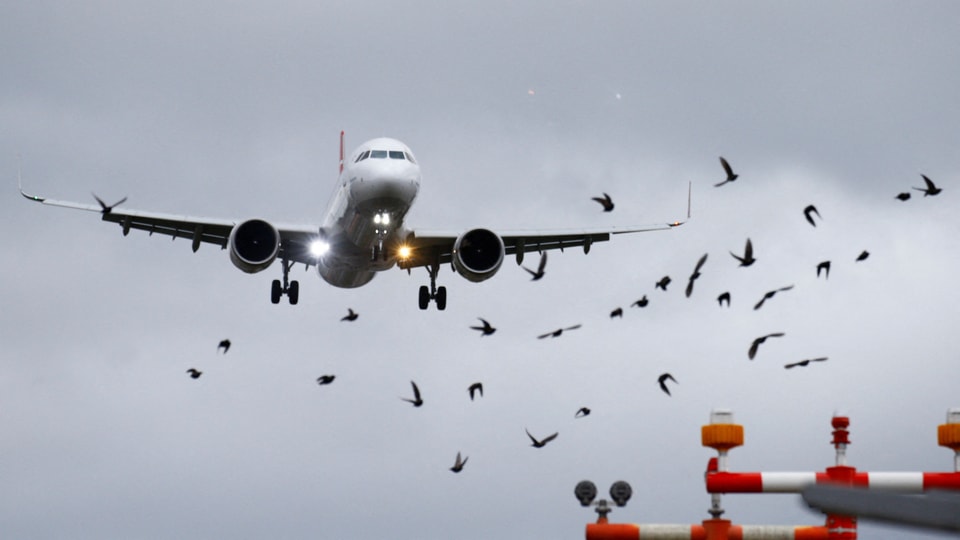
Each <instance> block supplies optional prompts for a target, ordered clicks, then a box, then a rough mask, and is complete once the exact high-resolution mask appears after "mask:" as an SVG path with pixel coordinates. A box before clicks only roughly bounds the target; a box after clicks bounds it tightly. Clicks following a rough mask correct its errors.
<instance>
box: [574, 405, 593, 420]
mask: <svg viewBox="0 0 960 540" xmlns="http://www.w3.org/2000/svg"><path fill="white" fill-rule="evenodd" d="M589 415H590V408H589V407H580V408H579V409H577V412H576V413H574V415H573V417H574V418H583V417H584V416H589Z"/></svg>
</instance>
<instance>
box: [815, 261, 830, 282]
mask: <svg viewBox="0 0 960 540" xmlns="http://www.w3.org/2000/svg"><path fill="white" fill-rule="evenodd" d="M821 270H823V277H824V278H825V279H830V261H823V262H821V263H820V264H818V265H817V277H820V271H821Z"/></svg>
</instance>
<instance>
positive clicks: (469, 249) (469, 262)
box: [453, 229, 505, 283]
mask: <svg viewBox="0 0 960 540" xmlns="http://www.w3.org/2000/svg"><path fill="white" fill-rule="evenodd" d="M504 252H505V249H504V247H503V239H502V238H500V236H499V235H497V234H496V233H494V232H492V231H489V230H487V229H471V230H469V231H467V232H465V233H463V234H461V235H460V236H459V237H458V238H457V241H456V242H455V243H454V244H453V268H454V269H455V270H456V271H457V273H459V274H460V275H461V276H463V277H464V278H466V279H467V280H468V281H472V282H474V283H479V282H481V281H484V280H486V279H490V278H492V277H493V275H494V274H496V273H497V270H499V269H500V265H501V264H502V263H503V254H504Z"/></svg>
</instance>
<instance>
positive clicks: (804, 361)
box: [783, 356, 827, 369]
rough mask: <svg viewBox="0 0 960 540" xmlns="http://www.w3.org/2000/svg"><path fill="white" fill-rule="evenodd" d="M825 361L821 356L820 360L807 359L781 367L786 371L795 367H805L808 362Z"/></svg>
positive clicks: (824, 357) (825, 358)
mask: <svg viewBox="0 0 960 540" xmlns="http://www.w3.org/2000/svg"><path fill="white" fill-rule="evenodd" d="M826 360H827V357H826V356H821V357H820V358H808V359H806V360H801V361H799V362H794V363H792V364H786V365H784V366H783V367H785V368H786V369H791V368H795V367H797V366H800V367H806V366H807V364H809V363H810V362H824V361H826Z"/></svg>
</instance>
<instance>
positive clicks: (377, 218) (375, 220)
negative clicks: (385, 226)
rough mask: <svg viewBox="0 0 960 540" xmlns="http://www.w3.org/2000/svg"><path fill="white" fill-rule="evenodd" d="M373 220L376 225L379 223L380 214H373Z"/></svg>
mask: <svg viewBox="0 0 960 540" xmlns="http://www.w3.org/2000/svg"><path fill="white" fill-rule="evenodd" d="M373 222H374V223H376V224H377V225H379V224H380V214H376V215H374V216H373Z"/></svg>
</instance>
